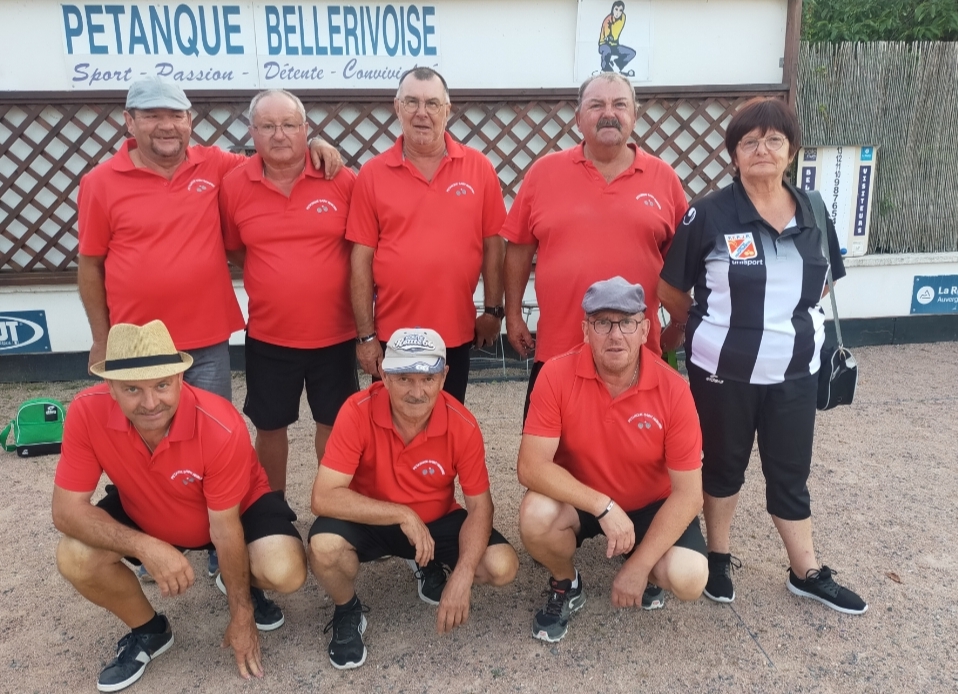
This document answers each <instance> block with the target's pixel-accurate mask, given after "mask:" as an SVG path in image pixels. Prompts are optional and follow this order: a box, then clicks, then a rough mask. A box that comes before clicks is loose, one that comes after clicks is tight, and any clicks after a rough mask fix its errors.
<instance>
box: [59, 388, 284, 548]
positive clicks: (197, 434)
mask: <svg viewBox="0 0 958 694" xmlns="http://www.w3.org/2000/svg"><path fill="white" fill-rule="evenodd" d="M103 473H106V475H107V477H109V478H110V481H111V482H112V483H113V484H115V485H116V487H117V489H118V490H119V492H120V499H121V501H122V502H123V510H124V511H126V513H127V515H128V516H129V517H130V518H131V519H132V520H133V522H135V523H136V524H137V525H138V526H140V529H141V530H143V532H145V533H146V534H147V535H151V536H152V537H155V538H158V539H160V540H163V541H164V542H169V543H170V544H172V545H176V546H178V547H202V546H204V545H207V544H209V542H210V518H209V510H212V511H223V510H226V509H228V508H232V507H234V506H236V505H237V504H238V505H239V507H240V512H241V513H242V512H245V511H246V509H248V508H249V507H250V506H251V505H252V504H253V502H254V501H256V500H257V499H259V498H260V497H261V496H262V495H263V494H265V493H266V492H268V491H269V490H270V489H269V482H268V481H267V479H266V472H265V471H264V470H263V467H262V466H261V465H260V464H259V460H257V458H256V453H255V452H254V451H253V446H252V444H251V443H250V438H249V432H248V431H247V429H246V423H245V422H244V421H243V417H242V416H241V415H240V414H239V412H237V411H236V409H235V408H234V407H233V406H232V405H231V404H230V403H229V402H227V401H226V400H224V399H223V398H221V397H219V396H218V395H214V394H212V393H208V392H206V391H205V390H201V389H199V388H193V387H191V386H189V385H187V384H186V383H184V384H183V390H182V392H181V394H180V404H179V406H178V407H177V410H176V414H175V415H174V417H173V422H172V423H171V425H170V431H169V433H168V434H167V435H166V438H164V439H163V440H162V441H161V442H160V445H159V446H157V447H156V450H155V451H153V453H152V454H150V451H149V449H148V448H147V447H146V444H145V443H143V439H142V438H141V437H140V434H139V433H138V432H137V431H136V429H135V428H134V427H133V425H132V424H131V423H130V420H129V419H127V418H126V416H125V415H124V414H123V411H122V410H121V409H120V407H119V405H117V404H116V401H114V400H113V397H112V396H111V395H110V389H109V386H107V384H105V383H101V384H99V385H96V386H93V387H92V388H87V389H86V390H83V391H80V392H79V393H78V394H77V396H76V398H75V399H74V401H73V403H72V404H71V405H70V416H69V417H68V421H66V423H65V425H64V431H63V454H62V455H61V456H60V462H59V463H57V472H56V477H55V479H54V483H55V484H56V485H57V486H58V487H61V488H62V489H66V490H67V491H71V492H92V491H93V490H95V489H96V486H97V484H98V483H99V480H100V475H101V474H103Z"/></svg>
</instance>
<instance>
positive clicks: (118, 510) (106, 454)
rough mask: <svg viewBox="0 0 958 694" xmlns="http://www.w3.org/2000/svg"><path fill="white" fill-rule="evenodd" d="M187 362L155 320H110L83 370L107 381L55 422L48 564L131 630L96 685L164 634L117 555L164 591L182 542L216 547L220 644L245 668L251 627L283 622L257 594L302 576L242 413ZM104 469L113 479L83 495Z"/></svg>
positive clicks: (169, 591) (179, 585) (184, 583)
mask: <svg viewBox="0 0 958 694" xmlns="http://www.w3.org/2000/svg"><path fill="white" fill-rule="evenodd" d="M192 363H193V360H192V358H191V357H190V355H189V354H186V353H185V352H180V351H177V349H176V347H175V346H174V345H173V340H172V338H171V337H170V334H169V331H168V330H167V329H166V326H165V325H164V324H163V323H162V322H161V321H152V322H150V323H147V324H146V325H144V326H142V327H140V326H136V325H131V324H128V323H120V324H117V325H114V326H113V327H112V328H111V329H110V332H109V336H108V338H107V345H106V359H105V360H104V361H100V362H97V363H95V364H93V365H92V367H91V371H92V372H93V373H94V374H96V375H97V376H100V377H101V378H103V379H105V380H106V383H103V384H99V385H96V386H93V387H92V388H87V389H86V390H84V391H81V392H80V393H79V394H78V395H77V397H76V399H75V400H74V401H73V404H72V406H71V408H70V417H69V419H68V422H67V424H66V426H65V430H64V435H63V454H62V456H61V458H60V461H59V463H58V465H57V471H56V478H55V482H54V484H55V486H54V490H53V522H54V524H55V525H56V528H57V529H58V530H59V531H60V532H61V533H63V536H62V537H61V539H60V542H59V544H58V546H57V568H58V569H59V570H60V573H61V574H62V575H63V576H64V577H65V578H66V579H67V580H68V581H69V582H70V583H72V584H73V586H74V587H75V588H76V589H77V591H78V592H79V593H80V594H81V595H82V596H83V597H85V598H86V599H87V600H89V601H90V602H92V603H94V604H96V605H99V606H100V607H103V608H105V609H107V610H109V611H110V612H112V613H113V614H114V615H116V616H117V617H118V618H120V619H121V620H122V621H123V622H124V623H125V624H126V625H127V626H128V627H129V628H130V629H131V631H130V633H128V634H127V635H126V636H124V637H123V638H122V639H121V640H120V642H119V644H118V646H117V656H116V658H115V659H114V660H113V661H112V662H110V663H109V664H108V665H107V666H106V667H105V668H104V669H103V671H102V672H101V673H100V677H99V680H98V682H97V688H98V689H99V690H100V691H103V692H115V691H119V690H121V689H123V688H125V687H127V686H129V685H131V684H133V683H134V682H135V681H136V680H138V679H139V678H140V677H141V676H142V675H143V671H144V670H145V668H146V665H147V664H148V663H149V662H150V661H151V660H152V659H153V658H155V657H156V656H158V655H160V654H162V653H164V652H165V651H166V650H167V649H169V647H170V646H172V645H173V633H172V631H171V629H170V624H169V622H168V621H167V619H166V617H165V616H163V615H162V614H157V613H156V611H154V609H153V607H152V606H151V605H150V603H149V601H148V600H147V598H146V596H145V595H144V594H143V589H142V588H141V586H140V582H139V581H138V580H137V578H136V576H135V575H134V574H133V572H132V571H130V570H129V569H128V568H127V567H126V566H124V565H123V563H122V561H121V560H123V559H126V560H127V561H129V562H130V563H132V564H134V565H136V564H142V565H144V566H145V567H146V568H147V570H149V572H150V574H151V575H152V576H153V577H154V578H155V579H156V582H157V584H158V586H159V588H160V592H161V594H162V595H163V596H164V597H168V596H175V595H180V594H182V593H184V592H186V590H187V589H188V588H189V587H190V586H191V585H192V584H193V580H194V574H193V569H192V567H191V566H190V563H189V561H188V560H187V559H186V558H185V557H184V556H183V550H184V549H212V548H214V547H215V549H216V550H217V551H218V553H219V557H220V567H221V574H220V580H221V582H222V586H221V588H223V589H225V591H226V593H227V595H228V600H229V609H230V622H229V625H228V626H227V628H226V634H225V636H224V639H223V645H224V646H226V645H229V646H231V647H232V648H233V651H234V654H235V656H236V662H237V665H238V666H239V671H240V674H241V675H242V676H243V677H244V678H246V679H248V678H249V677H251V676H256V677H260V676H262V674H263V668H262V665H261V662H260V648H259V637H258V634H257V628H258V629H259V630H262V631H268V630H272V629H276V628H278V627H280V626H282V624H283V622H284V617H283V613H282V611H281V610H280V609H279V607H277V605H276V604H275V603H274V602H273V601H271V600H270V599H268V598H267V597H266V595H265V594H264V592H263V591H264V590H275V591H278V592H281V593H291V592H293V591H295V590H297V589H299V587H300V586H302V584H303V582H304V581H305V580H306V558H305V552H304V550H303V545H302V540H301V538H300V536H299V533H298V532H297V530H296V528H295V527H294V526H293V521H294V520H296V516H295V514H294V513H293V511H292V510H291V509H290V508H289V506H288V505H287V504H286V502H285V501H284V500H283V499H282V497H281V496H280V495H278V494H276V493H273V492H271V491H270V488H269V483H268V482H267V480H266V473H265V472H264V471H263V468H262V466H261V465H260V464H259V461H258V460H257V458H256V453H255V452H254V451H253V447H252V445H251V443H250V438H249V433H248V431H247V429H246V424H245V422H244V421H243V419H242V417H241V415H240V414H239V412H237V411H236V410H235V409H234V408H233V406H232V405H231V404H230V403H228V402H226V401H225V400H223V399H222V398H220V397H218V396H216V395H213V394H211V393H208V392H206V391H204V390H202V389H199V388H193V387H192V386H190V385H188V384H186V383H184V382H183V372H184V371H186V370H187V369H188V368H190V365H191V364H192ZM104 473H105V474H106V475H107V476H108V477H109V478H110V481H111V482H112V484H110V485H108V486H107V488H106V496H105V497H104V498H103V499H101V500H100V501H99V502H97V503H96V504H95V505H93V504H92V503H91V498H92V496H93V493H94V491H95V490H96V487H97V484H98V482H99V480H100V476H101V475H102V474H104Z"/></svg>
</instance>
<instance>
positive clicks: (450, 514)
mask: <svg viewBox="0 0 958 694" xmlns="http://www.w3.org/2000/svg"><path fill="white" fill-rule="evenodd" d="M379 369H380V375H381V376H382V381H381V382H376V383H373V384H372V385H371V386H370V387H369V388H368V389H366V390H364V391H362V392H361V393H357V394H356V395H354V396H352V397H351V398H350V399H349V400H347V401H346V404H345V405H343V407H342V409H341V410H340V411H339V416H338V417H337V418H336V423H335V424H334V425H333V431H332V434H331V435H330V438H329V442H328V443H327V444H326V452H325V455H324V456H323V460H322V464H321V465H320V467H319V472H318V474H317V475H316V482H315V484H314V485H313V512H314V513H315V514H316V515H317V516H318V517H317V519H316V522H315V523H313V527H312V528H311V529H310V532H309V561H310V566H311V567H312V569H313V572H314V573H315V574H316V578H317V579H318V580H319V582H320V583H321V584H322V586H323V588H324V589H325V590H326V594H327V595H329V597H330V599H331V600H332V601H333V602H334V603H335V605H336V610H335V612H334V614H333V618H332V620H331V621H330V623H329V624H328V625H327V627H326V631H329V630H332V632H333V635H332V639H331V640H330V642H329V660H330V662H331V663H332V665H333V666H334V667H336V668H337V669H341V670H343V669H350V668H355V667H359V666H360V665H362V664H363V663H364V662H365V661H366V646H365V644H364V642H363V632H364V631H365V630H366V616H365V611H366V610H365V608H364V606H363V604H362V603H361V602H360V601H359V598H358V597H357V595H356V589H355V581H356V577H357V575H358V574H359V565H360V564H361V563H362V562H368V561H372V560H374V559H379V558H381V557H383V556H386V555H391V556H394V557H400V558H403V559H406V560H408V561H409V562H411V563H412V564H413V565H414V566H415V571H416V578H417V580H418V585H419V597H420V599H422V600H423V602H426V603H429V604H431V605H438V606H439V610H438V614H437V617H436V629H437V630H438V631H439V633H446V632H449V631H451V630H452V629H454V628H455V627H457V626H459V625H460V624H463V623H464V622H465V621H466V619H467V618H468V617H469V606H470V597H471V590H472V585H473V583H488V584H491V585H495V586H501V585H505V584H507V583H509V582H511V581H512V579H513V578H515V575H516V570H517V569H518V567H519V559H518V557H517V556H516V552H515V550H514V549H512V546H511V545H510V544H509V543H508V542H507V541H506V539H505V538H504V537H503V536H502V535H501V534H500V533H499V532H498V531H497V530H495V529H494V528H493V527H492V516H493V505H492V497H491V496H490V494H489V474H488V472H487V470H486V461H485V448H484V446H483V442H482V432H481V431H480V430H479V425H478V423H477V422H476V419H475V417H473V416H472V414H471V413H470V412H469V411H468V410H467V409H466V408H465V407H464V406H463V405H462V404H461V403H460V402H459V401H458V400H456V398H454V397H453V396H452V395H450V394H448V393H446V392H445V391H443V390H442V386H443V382H444V380H445V377H446V374H447V373H448V371H449V368H448V367H447V366H446V345H445V343H443V340H442V338H441V337H440V336H439V333H437V332H436V331H434V330H428V329H423V328H413V329H405V328H404V329H399V330H397V331H396V332H395V333H393V335H392V337H390V338H389V342H388V343H387V344H386V350H385V353H384V357H383V359H382V362H381V363H380V365H379ZM456 477H458V478H459V484H460V486H461V487H462V493H463V498H464V500H465V506H466V507H465V509H463V508H461V507H460V506H459V504H457V503H456V499H455V481H456ZM447 574H448V576H447Z"/></svg>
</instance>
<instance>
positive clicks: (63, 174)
mask: <svg viewBox="0 0 958 694" xmlns="http://www.w3.org/2000/svg"><path fill="white" fill-rule="evenodd" d="M754 95H755V94H754V93H743V94H734V95H728V96H699V95H695V96H676V97H653V98H646V99H642V100H641V101H640V105H639V119H638V122H637V124H636V129H635V133H634V135H633V137H634V139H635V140H636V142H638V143H639V145H640V146H641V147H643V148H644V149H645V150H646V151H649V152H651V153H652V154H655V155H656V156H658V157H661V158H662V159H663V160H664V161H666V162H667V163H669V164H670V165H672V166H673V167H674V168H675V170H676V172H677V173H678V175H679V178H680V179H681V180H682V183H683V185H684V186H685V190H686V193H687V194H688V196H689V197H690V198H696V197H699V196H700V195H702V194H703V193H706V192H708V191H710V190H714V189H715V188H717V187H719V186H721V185H723V184H724V183H726V182H727V180H728V176H729V175H730V170H731V166H730V163H729V161H728V158H727V156H726V154H725V151H724V145H723V138H724V136H725V124H726V123H727V122H728V119H729V118H730V117H731V114H732V113H734V111H735V109H736V108H737V107H738V105H739V104H740V103H741V102H742V101H744V100H745V99H747V98H750V97H751V96H754ZM306 107H307V114H308V119H309V123H310V126H311V133H312V134H321V135H322V136H323V137H325V138H326V139H328V140H330V141H333V142H335V143H336V144H337V145H338V146H339V147H340V149H341V151H342V152H343V156H344V158H345V160H346V164H347V165H348V166H351V167H353V168H355V169H358V168H359V167H360V166H361V165H362V164H363V163H364V162H365V161H367V160H369V159H370V158H372V157H373V156H375V155H377V154H380V153H381V152H383V151H385V150H386V149H388V148H389V147H390V146H391V145H392V143H393V142H394V141H395V138H396V136H397V135H398V134H399V123H398V121H397V119H396V116H395V113H394V112H393V110H392V104H391V102H389V101H388V100H378V101H372V100H370V101H367V102H362V101H349V102H347V101H338V102H328V101H327V102H323V101H318V100H316V101H307V102H306ZM193 108H194V113H195V115H194V141H195V142H196V143H198V144H207V145H219V146H222V147H228V148H234V149H235V148H249V147H251V142H250V138H249V133H248V130H247V124H248V123H247V120H246V117H245V109H246V103H245V102H244V103H240V102H236V103H202V102H200V103H194V105H193ZM449 129H450V131H451V132H452V133H453V135H454V136H455V137H456V138H457V139H459V140H460V141H462V142H464V143H465V144H468V145H470V146H472V147H475V148H476V149H479V150H481V151H482V152H484V153H485V154H486V155H487V156H488V157H489V159H490V160H491V161H492V163H493V165H494V166H495V168H496V171H497V172H498V174H499V178H500V181H501V183H502V188H503V193H504V195H505V198H506V203H507V205H510V204H511V203H512V200H513V199H514V198H515V195H516V192H517V191H518V189H519V186H520V184H521V182H522V178H523V176H524V175H525V173H526V171H527V170H528V169H529V166H530V165H531V164H532V162H533V161H535V160H536V158H538V157H539V156H541V155H542V154H545V153H547V152H552V151H558V150H561V149H564V148H566V147H570V146H572V145H574V144H576V143H577V142H579V141H580V140H581V136H580V134H579V133H578V131H577V130H576V128H575V101H574V100H572V99H569V98H559V97H548V98H538V99H530V98H528V97H525V98H522V99H518V98H514V97H510V98H502V99H501V100H497V99H490V98H484V99H481V100H472V101H470V100H463V101H460V102H458V103H456V105H455V108H454V111H453V114H452V116H451V118H450V123H449ZM125 136H126V128H125V126H124V123H123V111H122V106H121V105H120V104H117V103H90V104H76V103H60V104H53V103H51V104H44V105H15V104H3V103H0V283H11V282H17V283H20V282H24V281H27V282H31V281H38V282H39V281H42V282H50V281H69V280H71V279H73V278H74V277H75V274H74V273H75V267H76V254H77V232H76V225H77V205H76V195H77V188H78V185H79V181H80V178H81V177H82V175H83V174H84V173H86V172H87V171H89V170H90V169H92V168H93V167H94V166H95V165H96V164H98V163H100V162H101V161H104V160H105V159H107V158H108V157H109V156H111V155H112V154H113V153H114V152H116V150H117V149H118V147H119V145H120V144H121V143H122V141H123V138H124V137H125Z"/></svg>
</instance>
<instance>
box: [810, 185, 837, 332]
mask: <svg viewBox="0 0 958 694" xmlns="http://www.w3.org/2000/svg"><path fill="white" fill-rule="evenodd" d="M805 192H806V193H807V194H808V200H809V202H810V203H811V204H812V212H813V213H814V214H815V226H817V227H818V228H819V229H820V230H821V232H822V253H824V254H825V260H826V261H827V262H828V269H827V270H826V272H825V279H826V280H827V281H828V296H829V297H831V300H832V318H834V319H835V336H836V337H837V338H838V348H839V349H844V348H845V341H844V340H842V324H841V322H840V321H839V320H838V303H837V302H836V301H835V285H834V283H833V282H832V256H831V253H829V250H828V221H827V220H828V211H827V210H826V209H825V201H824V200H823V199H822V194H821V193H819V192H818V191H817V190H806V191H805Z"/></svg>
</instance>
